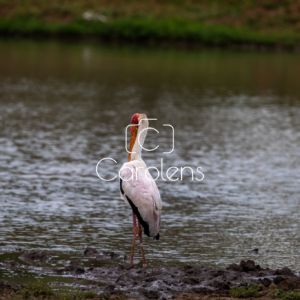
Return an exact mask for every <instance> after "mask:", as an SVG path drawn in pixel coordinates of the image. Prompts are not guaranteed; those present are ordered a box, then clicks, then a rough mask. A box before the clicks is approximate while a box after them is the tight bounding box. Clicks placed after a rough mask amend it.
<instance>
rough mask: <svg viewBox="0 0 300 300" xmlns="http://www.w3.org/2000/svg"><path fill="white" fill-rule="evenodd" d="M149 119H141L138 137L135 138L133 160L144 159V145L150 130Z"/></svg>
mask: <svg viewBox="0 0 300 300" xmlns="http://www.w3.org/2000/svg"><path fill="white" fill-rule="evenodd" d="M148 124H149V122H148V120H143V121H141V124H140V125H139V129H138V133H137V138H136V140H135V143H134V146H133V148H132V153H131V160H141V159H142V147H141V146H143V145H144V142H145V138H146V135H147V131H148Z"/></svg>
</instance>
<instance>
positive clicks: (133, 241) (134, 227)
mask: <svg viewBox="0 0 300 300" xmlns="http://www.w3.org/2000/svg"><path fill="white" fill-rule="evenodd" d="M132 219H133V237H132V246H131V256H130V263H131V264H132V263H133V251H134V244H135V236H136V233H137V227H136V220H135V214H134V212H133V211H132Z"/></svg>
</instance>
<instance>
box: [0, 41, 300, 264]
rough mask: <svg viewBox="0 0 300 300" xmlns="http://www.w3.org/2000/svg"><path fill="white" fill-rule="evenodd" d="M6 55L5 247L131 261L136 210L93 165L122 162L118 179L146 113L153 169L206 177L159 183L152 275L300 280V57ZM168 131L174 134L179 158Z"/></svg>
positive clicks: (122, 50) (92, 47)
mask: <svg viewBox="0 0 300 300" xmlns="http://www.w3.org/2000/svg"><path fill="white" fill-rule="evenodd" d="M0 56H1V60H0V70H1V71H0V124H1V127H0V164H1V168H0V176H1V181H0V197H1V200H0V201H1V208H0V224H1V231H0V241H5V242H6V243H8V245H9V246H12V247H16V246H18V247H23V248H25V249H33V248H39V249H50V250H52V251H54V252H55V251H56V252H58V253H61V252H68V253H80V252H82V251H83V249H84V248H85V247H86V246H88V245H89V246H94V247H96V248H97V249H98V250H100V251H104V250H112V251H116V252H118V253H120V254H122V255H123V254H129V253H130V248H131V238H132V219H131V211H130V209H129V208H128V207H127V206H126V205H125V204H124V202H123V200H121V199H120V196H119V184H118V181H117V180H114V181H111V182H104V181H102V180H100V179H99V178H98V177H97V175H96V172H95V166H96V164H97V162H98V161H99V160H100V159H101V158H103V157H111V158H114V159H115V160H116V161H117V164H114V163H113V162H110V163H109V162H107V163H104V164H103V168H102V169H101V172H102V173H101V174H103V175H104V176H107V177H106V178H109V177H112V176H115V175H116V174H117V172H118V169H119V168H120V167H121V165H122V163H123V162H125V161H126V160H127V153H126V151H125V148H124V132H125V127H126V126H127V125H128V124H129V123H130V118H131V116H132V114H133V113H135V112H140V113H141V112H144V113H146V114H147V116H148V117H149V118H157V121H152V122H151V123H150V125H152V126H153V127H155V128H157V129H158V130H159V131H160V134H157V133H155V132H154V131H152V132H149V134H148V136H147V139H146V145H145V147H147V148H153V147H155V146H156V145H157V144H159V145H160V148H159V149H158V150H157V151H155V152H144V155H143V158H144V160H145V161H146V163H147V164H148V166H156V167H158V168H159V169H160V168H161V166H160V165H161V159H162V158H163V164H164V166H163V169H164V171H163V174H164V177H165V172H166V170H167V168H169V167H171V166H176V167H178V168H180V167H184V166H190V167H191V168H193V170H194V171H196V168H197V167H198V166H200V167H202V172H203V173H204V175H205V178H204V180H203V181H202V182H197V181H196V180H194V181H192V180H191V176H190V174H189V172H190V171H189V170H185V171H184V177H183V180H182V181H176V182H170V181H163V180H162V179H161V178H159V179H158V180H157V181H156V182H157V185H158V188H159V190H160V192H161V196H162V199H163V205H164V206H163V211H162V226H161V239H160V241H158V242H156V241H153V240H152V239H149V238H147V237H145V238H144V239H145V242H144V246H145V251H146V258H147V260H148V265H149V266H161V265H163V266H167V267H168V266H182V265H185V264H194V265H197V266H201V265H212V266H225V265H228V264H229V263H232V262H239V261H240V260H241V259H243V258H252V259H255V261H257V262H259V263H260V264H261V265H262V266H265V267H266V266H269V267H273V268H274V267H275V268H276V267H280V266H289V267H291V268H293V269H296V270H299V269H300V236H299V230H300V220H299V215H300V213H299V211H300V201H299V200H300V151H299V150H300V101H299V95H300V85H299V74H300V55H299V54H289V53H238V52H224V51H220V50H202V51H182V50H178V51H175V50H154V49H148V50H146V49H140V48H134V47H116V46H115V47H114V46H110V47H105V46H101V45H99V44H83V43H82V44H71V43H58V42H31V41H16V40H14V41H10V40H6V41H2V42H0ZM163 124H171V125H173V126H174V128H175V150H174V152H173V153H171V154H163V153H162V152H164V151H165V152H166V151H170V148H172V136H171V130H170V128H167V127H164V126H163ZM153 174H154V175H155V172H154V173H153ZM200 178H201V176H200ZM137 246H138V244H137ZM253 248H259V249H260V254H258V255H253V254H249V253H248V252H247V251H248V250H251V249H253ZM136 257H137V258H140V252H139V247H137V248H136Z"/></svg>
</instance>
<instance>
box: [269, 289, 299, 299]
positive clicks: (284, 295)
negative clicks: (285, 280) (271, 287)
mask: <svg viewBox="0 0 300 300" xmlns="http://www.w3.org/2000/svg"><path fill="white" fill-rule="evenodd" d="M274 296H275V297H276V298H281V299H284V300H300V293H299V292H294V291H291V292H289V291H288V292H286V291H283V290H277V291H275V292H274Z"/></svg>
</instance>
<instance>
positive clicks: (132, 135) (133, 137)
mask: <svg viewBox="0 0 300 300" xmlns="http://www.w3.org/2000/svg"><path fill="white" fill-rule="evenodd" d="M131 129H132V131H131V140H130V147H129V152H132V148H133V145H134V143H135V140H136V137H137V132H138V127H137V126H131ZM130 160H131V153H129V155H128V161H130Z"/></svg>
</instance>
